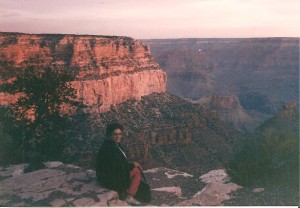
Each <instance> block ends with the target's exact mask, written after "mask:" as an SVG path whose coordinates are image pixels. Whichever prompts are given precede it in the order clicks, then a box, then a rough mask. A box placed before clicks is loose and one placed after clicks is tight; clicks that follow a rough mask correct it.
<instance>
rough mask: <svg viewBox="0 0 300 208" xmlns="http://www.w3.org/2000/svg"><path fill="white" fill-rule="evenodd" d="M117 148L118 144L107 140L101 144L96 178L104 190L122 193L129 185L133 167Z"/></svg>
mask: <svg viewBox="0 0 300 208" xmlns="http://www.w3.org/2000/svg"><path fill="white" fill-rule="evenodd" d="M118 146H119V144H117V143H115V142H113V141H111V140H109V139H106V140H105V141H104V142H103V144H102V146H101V148H100V150H99V152H98V155H97V161H96V176H97V180H98V182H99V183H100V184H101V185H103V186H104V187H105V188H108V189H112V190H114V191H117V192H122V191H125V190H126V189H127V188H128V187H129V185H130V171H131V170H132V169H133V168H134V165H133V163H130V162H129V161H128V159H127V157H126V156H125V155H124V154H123V153H122V151H121V150H120V149H119V147H120V146H119V147H118ZM120 148H121V147H120Z"/></svg>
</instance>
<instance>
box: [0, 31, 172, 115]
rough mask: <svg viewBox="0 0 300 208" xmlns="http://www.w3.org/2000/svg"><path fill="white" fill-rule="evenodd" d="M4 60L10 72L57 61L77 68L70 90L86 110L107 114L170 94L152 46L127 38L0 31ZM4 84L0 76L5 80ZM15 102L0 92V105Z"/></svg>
mask: <svg viewBox="0 0 300 208" xmlns="http://www.w3.org/2000/svg"><path fill="white" fill-rule="evenodd" d="M0 62H1V64H2V71H1V72H3V70H4V71H5V70H6V72H5V73H6V74H9V72H7V71H8V70H10V69H11V68H17V69H19V70H24V69H25V68H26V67H29V66H44V65H49V64H54V63H55V64H60V65H65V66H66V67H70V68H72V69H74V70H75V71H76V74H77V76H76V79H75V80H74V81H73V82H72V86H73V87H74V88H75V90H76V91H77V95H78V96H79V98H82V99H83V103H84V104H86V105H87V108H86V109H85V111H86V112H90V111H92V112H95V111H97V112H98V111H99V112H103V111H107V110H109V108H110V106H111V105H115V104H118V103H121V102H124V101H125V100H127V99H130V98H134V99H140V98H141V96H144V95H148V94H151V93H153V92H165V91H166V79H167V77H166V74H165V73H164V72H163V71H162V70H161V69H160V66H159V64H158V63H157V62H156V61H155V60H154V59H153V57H152V56H151V54H150V49H149V47H148V46H146V45H143V44H141V43H140V42H138V41H136V40H134V39H132V38H129V37H114V36H90V35H61V34H43V35H35V34H20V33H0ZM6 66H9V67H7V68H5V67H6ZM12 77H13V73H11V76H7V75H6V77H5V78H6V80H9V79H10V78H12ZM6 80H4V79H3V77H2V76H1V80H0V81H1V82H4V81H6ZM15 100H16V96H12V95H9V94H4V93H0V105H8V104H9V103H12V102H14V101H15Z"/></svg>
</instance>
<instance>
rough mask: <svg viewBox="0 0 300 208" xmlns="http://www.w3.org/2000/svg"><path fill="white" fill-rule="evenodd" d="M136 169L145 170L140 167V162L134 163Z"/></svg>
mask: <svg viewBox="0 0 300 208" xmlns="http://www.w3.org/2000/svg"><path fill="white" fill-rule="evenodd" d="M133 165H134V167H136V168H140V169H141V170H143V168H142V166H140V164H139V163H138V162H133Z"/></svg>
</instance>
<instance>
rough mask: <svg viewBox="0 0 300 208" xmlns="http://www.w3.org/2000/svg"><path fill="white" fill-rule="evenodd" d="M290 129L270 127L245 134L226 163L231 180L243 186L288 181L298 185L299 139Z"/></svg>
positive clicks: (286, 182)
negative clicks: (241, 144) (242, 141)
mask: <svg viewBox="0 0 300 208" xmlns="http://www.w3.org/2000/svg"><path fill="white" fill-rule="evenodd" d="M298 139H299V138H298V134H296V133H293V132H278V131H276V130H274V129H268V131H265V132H262V133H259V134H257V135H252V136H249V137H247V138H246V139H245V141H244V143H243V146H242V148H241V150H240V151H239V152H238V153H236V154H235V156H234V157H233V158H232V160H231V161H230V162H229V163H228V164H226V170H227V172H228V174H229V175H230V176H231V177H232V180H233V181H235V182H236V183H238V184H241V185H244V186H253V185H257V184H289V185H297V186H298V177H299V153H298V151H299V149H298V148H299V140H298Z"/></svg>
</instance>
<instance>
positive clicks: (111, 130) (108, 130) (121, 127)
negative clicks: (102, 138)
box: [106, 123, 124, 137]
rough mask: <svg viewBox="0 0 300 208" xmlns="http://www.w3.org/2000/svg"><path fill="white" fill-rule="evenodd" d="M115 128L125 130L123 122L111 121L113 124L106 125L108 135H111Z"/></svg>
mask: <svg viewBox="0 0 300 208" xmlns="http://www.w3.org/2000/svg"><path fill="white" fill-rule="evenodd" d="M115 129H121V130H122V131H123V130H124V127H123V125H122V124H120V123H111V124H108V125H107V126H106V137H110V136H111V134H112V132H113V131H114V130H115Z"/></svg>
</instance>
